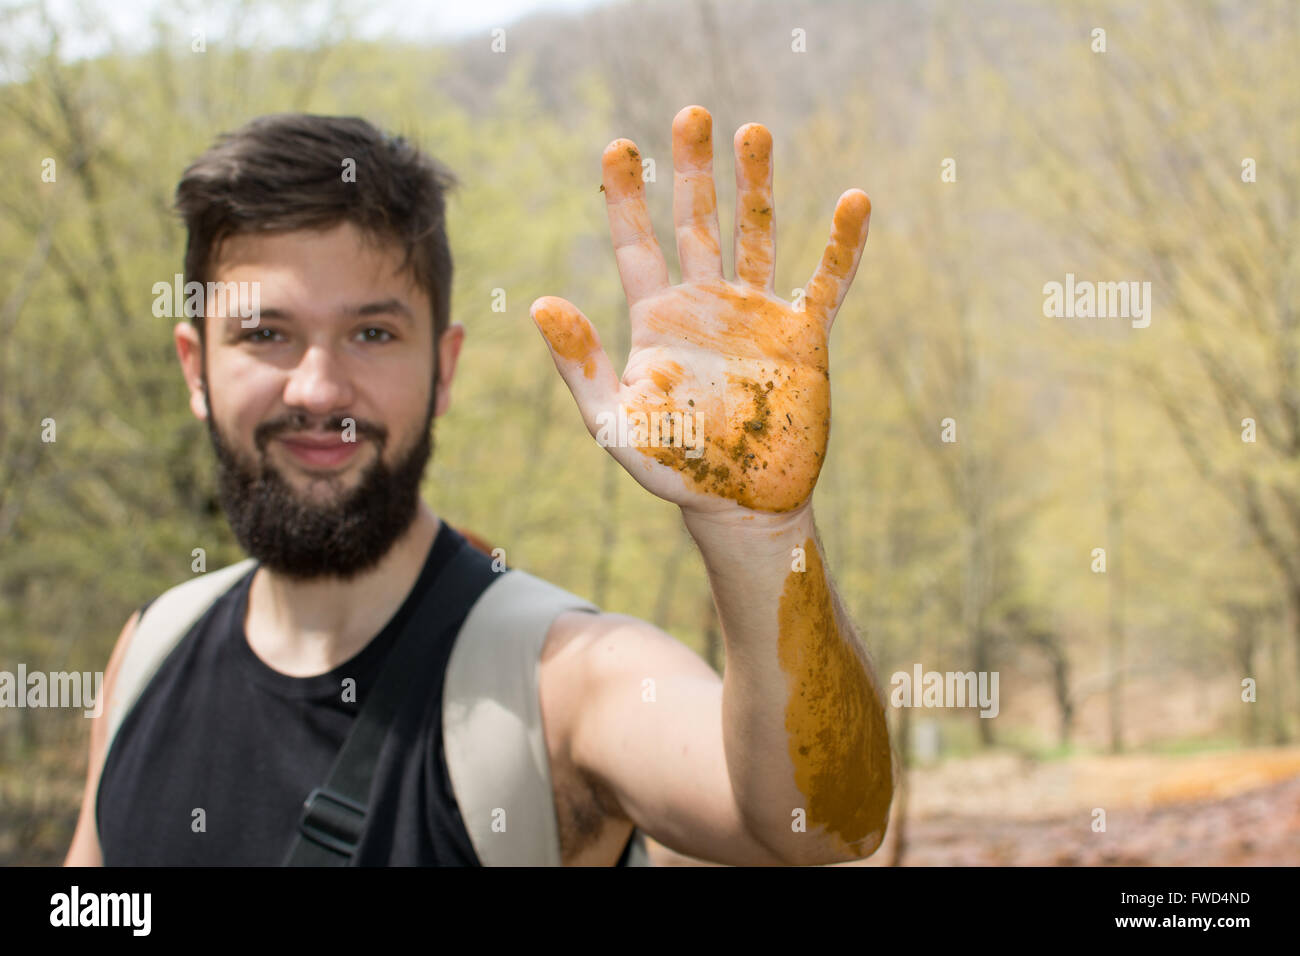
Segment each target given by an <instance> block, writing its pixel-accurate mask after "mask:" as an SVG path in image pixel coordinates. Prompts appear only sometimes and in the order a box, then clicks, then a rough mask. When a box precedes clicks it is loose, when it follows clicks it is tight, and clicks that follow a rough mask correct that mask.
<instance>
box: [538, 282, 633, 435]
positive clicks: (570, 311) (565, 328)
mask: <svg viewBox="0 0 1300 956" xmlns="http://www.w3.org/2000/svg"><path fill="white" fill-rule="evenodd" d="M528 311H529V314H530V315H531V316H532V317H533V322H534V323H536V325H537V329H538V331H540V332H541V333H542V337H543V338H544V339H546V344H547V345H548V346H550V349H551V358H553V359H554V360H555V367H556V368H557V369H558V370H559V372H560V377H561V378H563V379H564V383H565V384H566V385H568V386H569V391H570V392H572V393H573V399H574V401H576V402H577V403H578V410H579V411H580V412H582V420H583V421H584V422H585V423H586V425H587V431H589V432H591V434H593V435H595V434H596V428H597V425H598V423H597V420H596V417H597V415H599V414H600V413H601V412H602V411H606V410H608V409H611V408H613V407H614V406H615V405H616V404H617V402H618V387H619V381H618V376H617V375H615V374H614V367H613V366H612V365H610V364H609V356H607V355H606V354H605V350H604V349H603V348H601V347H600V337H599V336H598V335H596V329H595V328H594V327H593V326H592V324H591V320H589V319H588V318H587V317H586V316H585V315H583V314H582V313H581V312H580V311H579V310H578V308H577V306H575V305H574V304H573V303H571V302H568V301H566V300H565V299H560V298H557V297H556V296H553V295H547V296H542V298H540V299H538V300H537V301H535V302H534V303H533V304H532V307H531V308H530V309H529V310H528Z"/></svg>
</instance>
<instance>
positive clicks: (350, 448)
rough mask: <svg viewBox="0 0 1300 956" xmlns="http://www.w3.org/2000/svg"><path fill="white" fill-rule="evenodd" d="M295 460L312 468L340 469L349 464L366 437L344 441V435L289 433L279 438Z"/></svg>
mask: <svg viewBox="0 0 1300 956" xmlns="http://www.w3.org/2000/svg"><path fill="white" fill-rule="evenodd" d="M278 440H279V441H280V443H281V444H283V445H284V447H285V448H286V449H287V450H288V452H289V454H290V455H291V456H292V457H293V459H294V461H295V462H297V463H298V464H299V465H302V466H303V467H305V468H309V469H312V470H316V471H320V470H327V471H332V470H338V469H341V468H342V467H343V466H345V465H346V464H348V462H350V461H351V460H352V458H353V456H354V455H356V453H357V449H358V448H359V447H360V446H361V442H362V441H363V440H364V439H358V440H357V441H344V440H343V436H342V435H337V434H326V435H319V434H317V435H288V436H282V437H280V438H279V439H278Z"/></svg>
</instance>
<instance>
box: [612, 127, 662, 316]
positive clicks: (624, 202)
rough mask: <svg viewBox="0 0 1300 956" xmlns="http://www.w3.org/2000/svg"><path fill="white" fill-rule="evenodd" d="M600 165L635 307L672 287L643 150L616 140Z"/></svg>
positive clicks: (622, 274) (617, 249)
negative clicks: (649, 204)
mask: <svg viewBox="0 0 1300 956" xmlns="http://www.w3.org/2000/svg"><path fill="white" fill-rule="evenodd" d="M600 165H601V173H602V177H603V182H604V189H605V211H606V212H607V213H608V214H609V233H610V236H611V237H612V238H613V240H614V258H615V259H616V260H617V261H618V274H619V276H620V277H621V278H622V280H623V291H624V293H626V294H627V304H628V305H629V306H632V305H635V304H636V303H637V302H638V301H640V300H641V299H644V298H646V297H647V296H651V295H654V294H655V293H657V292H660V291H662V290H663V289H666V288H668V264H667V263H666V262H664V254H663V252H661V251H660V249H659V242H658V241H657V240H656V239H655V231H654V227H653V226H652V225H651V224H650V211H649V210H648V209H646V204H645V182H644V181H643V180H642V178H641V151H640V150H638V149H637V148H636V144H635V143H634V142H632V141H631V140H630V139H616V140H614V142H612V143H610V144H609V145H608V146H606V147H605V153H604V155H603V156H601V159H600Z"/></svg>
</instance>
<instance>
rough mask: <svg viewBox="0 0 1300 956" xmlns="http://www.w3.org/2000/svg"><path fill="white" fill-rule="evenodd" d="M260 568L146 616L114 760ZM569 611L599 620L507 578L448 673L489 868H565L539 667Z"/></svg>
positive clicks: (112, 711) (457, 740) (498, 583)
mask: <svg viewBox="0 0 1300 956" xmlns="http://www.w3.org/2000/svg"><path fill="white" fill-rule="evenodd" d="M255 564H256V561H255V560H254V559H252V558H248V559H246V560H244V561H241V562H239V563H237V564H232V565H229V566H227V567H224V568H221V569H219V570H216V571H210V572H207V573H206V574H203V575H202V576H201V577H197V578H195V579H193V580H191V581H187V582H185V583H183V584H180V585H177V586H176V587H173V588H171V589H170V590H169V591H166V592H165V593H163V594H162V595H160V596H159V597H158V598H157V599H155V600H154V601H153V602H152V603H150V604H149V605H148V607H147V608H146V610H145V613H144V614H143V615H142V616H141V618H140V620H139V622H138V623H137V624H136V628H135V632H134V634H133V635H132V637H131V639H130V642H129V644H128V645H127V650H126V655H125V657H124V658H123V660H122V665H121V668H120V669H119V671H118V674H117V679H116V681H115V683H114V687H113V699H112V700H111V701H110V702H109V707H108V714H107V717H108V736H107V740H106V743H105V746H104V750H103V754H104V759H105V760H106V759H107V757H108V753H109V751H110V750H111V749H112V746H113V740H114V738H115V737H116V736H117V732H118V730H119V729H120V728H121V726H122V721H123V720H125V718H126V715H127V714H128V713H129V712H130V710H131V708H132V706H133V705H134V704H135V702H136V700H137V699H138V698H139V697H140V694H141V693H142V692H143V690H144V688H145V687H146V686H147V685H148V684H149V682H150V680H152V678H153V676H154V674H155V673H156V672H157V670H158V668H159V667H160V666H161V664H162V662H163V661H164V660H165V659H166V658H167V656H168V655H169V654H170V653H171V651H172V649H173V648H174V647H175V646H176V645H177V644H178V643H179V642H180V641H181V639H182V638H184V637H185V635H186V634H188V633H189V631H190V629H191V628H192V627H193V626H194V624H195V623H196V622H197V621H198V620H199V619H200V618H201V617H202V616H203V615H204V613H205V612H206V611H207V610H208V608H209V607H211V606H212V604H213V603H215V602H216V600H217V599H218V598H219V597H221V596H222V595H223V594H225V593H226V592H227V591H228V590H230V588H232V587H234V585H235V584H236V583H237V582H238V581H239V580H240V579H241V578H242V577H243V576H244V575H246V574H247V573H248V572H249V571H251V570H252V569H253V567H254V565H255ZM569 610H583V611H590V612H595V611H596V610H597V608H596V607H595V605H593V604H591V603H590V602H587V601H584V600H583V599H582V598H579V597H577V596H576V595H573V594H570V593H569V592H568V591H565V590H563V589H561V588H558V587H556V586H555V585H553V584H550V583H549V582H547V581H543V580H541V579H540V578H536V577H534V576H533V575H531V574H528V573H527V572H525V571H521V570H519V569H517V568H515V569H510V570H507V571H504V572H502V573H500V574H499V575H497V578H496V580H494V581H493V582H492V583H491V584H490V585H488V587H487V589H486V590H485V591H484V592H483V593H482V595H480V597H479V598H478V600H477V601H476V602H475V603H474V604H473V606H472V607H471V608H470V611H469V614H468V615H467V616H466V618H465V621H464V623H463V624H462V625H461V629H460V632H459V634H458V635H457V638H456V642H455V645H454V647H453V649H452V653H451V658H450V660H449V661H448V663H447V672H446V677H445V683H444V688H443V698H442V718H443V749H444V754H445V757H446V761H447V770H448V773H449V775H450V777H451V783H452V789H453V791H454V793H455V797H456V803H457V804H458V806H459V807H460V809H461V818H462V819H463V820H464V823H465V829H466V830H467V831H468V833H469V837H470V841H471V842H472V844H473V846H474V852H475V854H476V855H477V856H478V858H479V861H480V862H481V863H482V864H483V865H484V866H559V865H560V839H559V831H558V829H557V825H556V816H555V797H554V792H553V790H552V785H551V773H550V760H549V757H548V754H547V750H546V739H545V736H544V733H543V728H542V714H541V702H540V698H539V695H538V664H539V661H540V657H541V650H542V644H543V642H544V641H545V639H546V633H547V631H548V630H549V629H550V625H551V622H552V621H553V620H554V619H555V618H556V616H558V615H559V614H560V613H562V612H564V611H569ZM102 769H103V768H102V765H101V766H100V767H99V768H97V770H96V773H97V774H98V773H99V772H100V771H102ZM94 793H95V794H96V795H98V786H96V788H95V790H94ZM503 794H505V795H506V798H505V799H504V800H503V797H502V795H503ZM489 795H490V797H491V799H489ZM502 803H505V804H507V805H509V806H510V807H511V808H512V811H511V815H510V819H511V821H512V824H513V823H514V821H516V820H518V821H519V825H512V826H510V827H509V828H508V830H507V831H505V832H502V831H494V830H493V826H492V823H493V818H492V807H493V804H496V805H498V806H499V805H501V804H502ZM96 819H98V815H96ZM627 865H629V866H649V865H651V864H650V860H649V856H648V855H647V853H646V848H645V840H644V836H643V835H642V833H641V831H640V830H636V831H634V832H633V837H632V844H631V849H630V851H629V853H628V861H627Z"/></svg>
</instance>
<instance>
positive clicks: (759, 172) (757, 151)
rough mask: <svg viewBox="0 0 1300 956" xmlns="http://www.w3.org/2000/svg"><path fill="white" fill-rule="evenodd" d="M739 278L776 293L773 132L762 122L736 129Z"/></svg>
mask: <svg viewBox="0 0 1300 956" xmlns="http://www.w3.org/2000/svg"><path fill="white" fill-rule="evenodd" d="M735 146H736V229H735V239H734V241H735V250H736V278H737V279H738V280H739V281H740V282H742V283H743V284H745V285H747V286H750V287H752V288H755V289H761V290H763V291H764V292H768V293H771V292H772V283H773V278H774V276H773V264H774V263H775V262H776V238H775V233H774V232H773V229H772V223H773V221H774V220H775V215H776V210H775V209H774V208H773V206H772V134H771V133H769V132H768V131H767V127H766V126H764V125H763V124H761V123H746V124H745V125H744V126H742V127H741V128H740V129H738V130H736V141H735Z"/></svg>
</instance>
